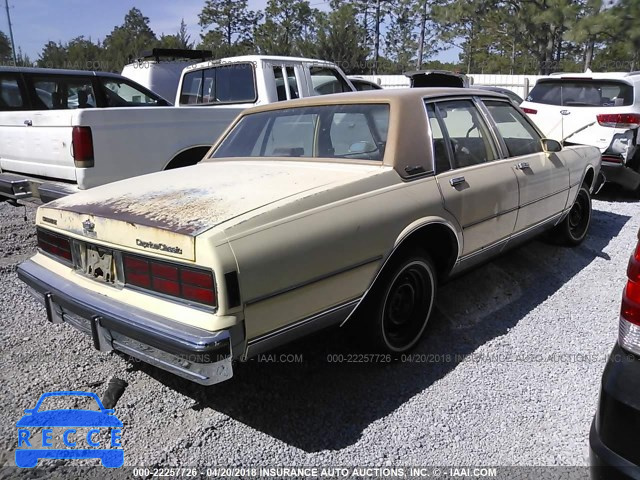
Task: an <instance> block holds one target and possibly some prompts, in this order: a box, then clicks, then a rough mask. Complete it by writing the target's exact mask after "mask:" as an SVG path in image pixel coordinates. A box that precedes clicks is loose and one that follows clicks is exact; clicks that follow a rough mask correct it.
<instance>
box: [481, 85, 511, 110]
mask: <svg viewBox="0 0 640 480" xmlns="http://www.w3.org/2000/svg"><path fill="white" fill-rule="evenodd" d="M473 88H479V89H481V90H489V91H491V92H496V93H501V94H502V95H505V96H507V97H509V99H510V100H511V101H512V102H513V103H515V104H516V105H520V104H521V103H522V102H523V101H524V100H522V98H521V97H520V95H518V94H517V93H515V92H513V91H511V90H509V89H508V88H503V87H493V86H491V85H474V86H473Z"/></svg>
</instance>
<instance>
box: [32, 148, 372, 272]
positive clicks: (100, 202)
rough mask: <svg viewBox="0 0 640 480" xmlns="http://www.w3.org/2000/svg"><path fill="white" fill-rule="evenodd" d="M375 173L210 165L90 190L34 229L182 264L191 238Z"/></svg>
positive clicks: (355, 168) (320, 166)
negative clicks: (61, 232)
mask: <svg viewBox="0 0 640 480" xmlns="http://www.w3.org/2000/svg"><path fill="white" fill-rule="evenodd" d="M381 171H382V169H381V167H379V166H367V165H346V164H338V163H335V164H333V163H319V162H293V161H277V160H261V161H255V160H253V161H250V160H246V161H238V160H234V161H212V162H205V163H202V164H200V165H197V166H195V167H189V168H185V169H179V170H171V171H167V172H159V173H155V174H151V175H144V176H141V177H136V178H133V179H128V180H124V181H121V182H116V183H112V184H109V185H104V186H101V187H96V188H93V189H90V190H87V191H84V192H80V193H78V194H75V195H72V196H69V197H65V198H62V199H60V200H57V201H55V202H52V203H49V204H46V205H44V206H43V207H41V208H40V209H39V210H38V219H37V221H38V224H39V225H42V226H53V227H55V228H57V229H59V230H64V231H69V232H73V233H75V234H77V235H82V236H85V237H88V238H90V239H91V238H93V239H96V240H99V241H103V242H107V243H111V244H115V245H121V246H125V247H129V248H132V249H136V250H142V251H150V252H153V253H159V254H163V255H167V256H172V257H177V258H182V259H186V260H194V259H195V237H196V236H198V235H199V234H201V233H203V232H205V231H207V230H209V229H211V228H213V227H215V226H217V225H220V224H222V223H224V222H226V221H228V220H231V219H233V218H236V217H239V216H241V215H246V214H250V212H257V211H259V210H260V209H262V208H263V207H265V206H267V205H270V204H274V203H276V202H285V203H286V202H289V201H295V200H296V199H298V198H300V197H302V196H305V195H311V194H313V193H314V192H315V191H318V190H319V189H323V188H327V187H328V186H329V185H332V186H334V185H340V184H345V183H349V182H351V181H355V180H358V179H360V178H363V177H366V176H368V175H374V174H376V173H380V172H381Z"/></svg>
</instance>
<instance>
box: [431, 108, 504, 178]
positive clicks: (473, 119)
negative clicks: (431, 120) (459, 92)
mask: <svg viewBox="0 0 640 480" xmlns="http://www.w3.org/2000/svg"><path fill="white" fill-rule="evenodd" d="M435 108H436V110H437V112H438V116H439V117H440V118H441V119H442V127H443V129H444V130H445V131H446V137H448V138H449V142H450V143H451V147H452V150H453V166H454V168H463V167H468V166H470V165H476V164H479V163H484V162H489V161H491V160H495V159H496V158H497V155H496V151H495V148H494V146H493V142H492V141H491V137H490V133H489V129H488V127H487V126H486V124H485V123H484V121H483V120H482V118H481V117H480V112H479V111H478V109H477V108H476V106H475V105H474V103H473V102H472V101H471V100H448V101H444V102H437V103H436V104H435Z"/></svg>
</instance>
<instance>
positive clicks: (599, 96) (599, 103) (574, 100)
mask: <svg viewBox="0 0 640 480" xmlns="http://www.w3.org/2000/svg"><path fill="white" fill-rule="evenodd" d="M527 101H528V102H534V103H542V104H546V105H559V106H567V107H622V106H627V105H633V87H632V86H631V85H629V84H628V83H624V82H617V81H611V80H592V79H585V80H581V79H576V80H561V79H558V80H549V81H544V82H538V83H537V84H536V86H535V87H533V90H531V93H530V94H529V96H528V97H527Z"/></svg>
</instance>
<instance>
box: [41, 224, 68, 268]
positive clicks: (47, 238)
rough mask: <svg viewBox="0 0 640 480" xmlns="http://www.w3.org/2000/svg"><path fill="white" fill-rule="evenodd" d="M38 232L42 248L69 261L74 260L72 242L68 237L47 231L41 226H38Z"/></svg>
mask: <svg viewBox="0 0 640 480" xmlns="http://www.w3.org/2000/svg"><path fill="white" fill-rule="evenodd" d="M37 234H38V247H39V248H40V250H42V251H43V252H46V253H48V254H50V255H53V256H54V257H58V258H60V259H62V260H65V261H67V262H71V261H72V257H71V242H70V241H69V239H68V238H67V237H63V236H62V235H57V234H55V233H51V232H47V231H45V230H42V229H40V228H38V230H37Z"/></svg>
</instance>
